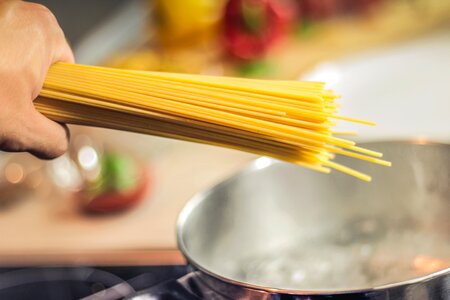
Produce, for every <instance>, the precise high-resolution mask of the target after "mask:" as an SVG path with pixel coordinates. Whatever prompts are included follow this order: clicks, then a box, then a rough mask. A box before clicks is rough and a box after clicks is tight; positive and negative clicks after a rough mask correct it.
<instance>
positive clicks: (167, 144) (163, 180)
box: [0, 130, 255, 264]
mask: <svg viewBox="0 0 450 300" xmlns="http://www.w3.org/2000/svg"><path fill="white" fill-rule="evenodd" d="M96 136H97V137H98V138H99V139H103V140H104V141H105V142H106V143H113V144H114V143H115V144H117V143H118V142H119V143H118V144H122V145H123V148H126V147H130V148H133V149H134V152H135V153H136V155H138V156H142V157H147V158H148V159H147V164H148V167H149V169H150V170H151V172H152V174H153V176H154V188H153V191H152V192H151V193H150V194H149V195H148V196H147V197H146V199H145V201H144V202H143V203H141V204H140V205H139V206H137V207H135V208H134V209H132V210H131V211H128V212H126V213H123V214H119V215H112V216H87V215H84V214H82V213H80V212H79V211H78V209H77V207H76V205H75V202H74V201H73V200H72V199H70V197H69V195H67V194H60V193H55V192H51V193H42V192H39V191H35V192H34V193H31V194H30V196H29V199H21V201H19V203H17V204H15V205H14V206H13V207H10V208H9V209H6V210H3V211H0V237H1V240H2V243H0V264H1V263H3V264H14V263H15V262H17V261H20V260H21V259H22V258H24V259H26V260H27V261H36V262H39V261H43V262H50V261H52V259H53V261H55V262H64V261H67V262H69V263H70V262H71V261H73V259H74V258H77V257H78V258H79V259H81V260H83V259H84V260H86V261H92V260H96V259H98V260H100V261H101V262H102V263H103V264H107V262H108V261H110V262H111V263H112V264H118V263H120V262H121V261H122V262H123V263H126V262H127V261H128V260H131V261H136V260H139V257H140V258H141V259H142V260H143V261H147V262H148V263H152V264H154V263H155V262H157V260H158V256H160V260H161V262H162V263H167V262H168V261H171V260H173V261H174V262H180V256H179V255H178V257H177V256H176V255H175V258H174V257H172V256H171V253H172V254H173V250H175V249H176V235H175V224H176V218H177V215H178V213H179V212H180V210H181V209H182V207H183V206H184V204H185V203H186V202H187V201H188V200H189V199H190V198H191V197H192V196H193V195H194V194H195V193H196V192H198V191H201V190H204V189H206V188H208V187H210V186H211V185H213V184H215V183H217V182H219V181H221V180H223V179H224V178H226V177H228V176H230V175H231V174H233V173H235V172H237V171H238V170H239V169H241V168H242V167H244V166H245V165H246V164H247V163H249V161H250V160H252V159H253V158H255V156H253V155H250V154H246V153H242V152H238V151H233V150H227V149H222V148H217V147H211V146H205V145H200V144H193V143H185V142H176V141H169V140H165V139H159V138H153V137H147V136H142V135H136V134H130V133H123V132H113V131H109V130H96ZM130 251H131V252H130ZM133 251H135V252H133ZM167 251H169V252H167ZM121 253H124V255H122V254H121ZM126 253H134V254H133V255H135V256H133V255H131V254H130V255H131V256H127V254H126ZM102 254H104V255H102Z"/></svg>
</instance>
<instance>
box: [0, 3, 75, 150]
mask: <svg viewBox="0 0 450 300" xmlns="http://www.w3.org/2000/svg"><path fill="white" fill-rule="evenodd" d="M57 61H65V62H73V61H74V59H73V54H72V51H71V49H70V47H69V45H68V44H67V42H66V39H65V37H64V33H63V32H62V30H61V28H60V27H59V25H58V22H57V20H56V18H55V16H54V15H53V14H52V13H51V12H50V11H49V10H48V9H47V8H46V7H44V6H42V5H40V4H35V3H29V2H22V1H17V0H0V150H3V151H11V152H21V151H28V152H30V153H32V154H34V155H35V156H37V157H40V158H54V157H57V156H60V155H62V154H63V153H64V152H65V151H66V150H67V147H68V137H69V131H68V129H67V127H66V126H65V125H62V124H58V123H56V122H54V121H51V120H49V119H47V118H46V117H44V116H43V115H42V114H40V113H39V112H37V111H36V110H35V108H34V106H33V100H34V99H35V98H36V97H37V96H38V95H39V92H40V90H41V88H42V85H43V83H44V79H45V76H46V74H47V71H48V69H49V67H50V65H52V64H53V63H55V62H57Z"/></svg>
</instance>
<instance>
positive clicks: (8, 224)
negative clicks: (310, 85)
mask: <svg viewBox="0 0 450 300" xmlns="http://www.w3.org/2000/svg"><path fill="white" fill-rule="evenodd" d="M36 2H40V3H42V4H44V5H46V6H48V7H49V8H50V9H51V10H52V11H53V12H54V14H55V15H56V17H57V18H58V20H59V22H60V25H61V27H62V28H63V30H64V31H65V33H66V36H67V39H68V40H69V42H70V43H71V45H72V47H73V50H74V53H75V57H76V60H77V62H78V63H82V64H94V65H103V66H109V67H115V68H128V69H138V70H156V71H170V72H187V73H201V74H210V75H225V76H242V77H258V78H276V79H289V80H296V79H311V80H324V81H326V82H327V83H328V84H329V86H330V87H332V88H334V89H336V90H337V91H338V93H340V94H342V95H343V99H342V103H343V104H344V105H343V107H344V108H343V110H342V113H343V114H345V115H350V116H352V115H353V116H356V117H359V118H362V119H370V120H374V121H377V122H378V123H379V126H377V127H376V128H361V130H360V140H373V139H393V138H400V139H411V138H414V139H432V140H437V141H444V142H448V141H449V139H450V124H449V122H448V113H449V112H450V92H449V90H448V88H447V87H448V83H449V82H448V80H449V78H450V68H449V67H450V2H449V1H446V0H154V1H150V0H148V1H145V0H95V1H75V0H65V1H58V0H46V1H36ZM71 131H72V140H71V148H70V151H69V153H68V154H67V155H65V156H63V157H61V158H58V159H56V160H53V161H45V162H44V161H40V160H38V159H36V158H34V157H32V156H30V155H28V154H7V153H0V236H1V238H2V243H1V244H0V263H1V264H2V265H8V264H10V265H17V264H42V263H56V264H57V263H76V264H78V263H80V264H81V263H84V264H92V263H94V264H97V265H98V264H106V265H115V264H118V265H121V264H124V265H125V264H172V263H173V264H176V263H180V262H182V258H181V255H180V254H179V253H178V251H177V250H176V241H175V222H176V217H177V214H178V213H179V211H180V210H181V208H182V207H183V205H184V204H185V203H186V202H187V201H188V200H189V198H190V197H192V195H194V194H195V193H196V192H198V191H201V190H204V189H206V188H207V187H209V186H211V185H213V184H214V183H217V182H219V181H221V180H223V179H224V178H226V177H228V176H230V175H231V174H233V173H235V172H237V171H238V170H239V169H241V168H242V167H243V166H245V165H246V164H247V163H248V162H249V161H251V160H252V159H254V158H255V156H254V155H250V154H247V153H242V152H238V151H233V150H228V149H221V148H217V147H212V146H205V145H199V144H193V143H187V142H179V141H173V140H168V139H162V138H156V137H150V136H143V135H138V134H131V133H125V132H118V131H113V130H105V129H95V128H86V127H78V126H72V127H71Z"/></svg>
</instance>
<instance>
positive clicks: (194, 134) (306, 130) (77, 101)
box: [35, 63, 390, 181]
mask: <svg viewBox="0 0 450 300" xmlns="http://www.w3.org/2000/svg"><path fill="white" fill-rule="evenodd" d="M337 98H338V96H337V95H335V94H334V93H333V92H332V91H330V90H327V89H325V87H324V83H321V82H303V81H274V80H259V79H243V78H233V77H217V76H206V75H190V74H176V73H162V72H144V71H131V70H122V69H111V68H104V67H95V66H85V65H77V64H67V63H57V64H55V65H53V66H52V67H51V68H50V70H49V72H48V75H47V77H46V80H45V82H44V87H43V89H42V91H41V93H40V96H39V97H38V99H36V101H35V107H36V109H37V110H38V111H40V112H41V113H42V114H44V115H46V116H47V117H49V118H51V119H53V120H56V121H59V122H65V123H71V124H79V125H88V126H98V127H104V128H111V129H118V130H126V131H132V132H138V133H144V134H151V135H156V136H161V137H166V138H174V139H180V140H186V141H192V142H199V143H205V144H211V145H216V146H221V147H228V148H232V149H237V150H241V151H247V152H251V153H256V154H260V155H267V156H271V157H274V158H276V159H281V160H285V161H288V162H291V163H295V164H298V165H300V166H303V167H307V168H310V169H313V170H316V171H320V172H324V173H329V172H330V168H331V169H336V170H338V171H341V172H344V173H347V174H350V175H353V176H356V177H358V178H360V179H363V180H367V181H370V176H368V175H366V174H362V173H360V172H358V171H356V170H353V169H350V168H348V167H345V166H342V165H340V164H337V163H335V162H333V161H332V160H333V158H334V156H335V154H339V155H346V156H350V157H354V158H357V159H363V160H366V161H369V162H372V163H377V164H380V165H384V166H389V165H390V163H389V162H387V161H385V160H382V159H380V158H379V157H381V153H378V152H375V151H372V150H368V149H364V148H360V147H358V146H356V145H355V143H354V142H352V141H350V140H346V139H342V138H338V137H336V136H334V134H336V133H337V132H334V131H333V130H332V127H333V126H334V125H335V122H334V121H333V119H340V120H345V121H350V122H358V123H362V124H367V125H373V123H372V122H368V121H364V120H358V119H354V118H349V117H344V116H339V115H338V114H337V109H338V107H339V105H338V104H337V103H336V102H335V100H336V99H337ZM343 133H346V132H343ZM347 134H348V132H347Z"/></svg>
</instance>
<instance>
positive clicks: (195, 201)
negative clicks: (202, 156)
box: [176, 139, 450, 295]
mask: <svg viewBox="0 0 450 300" xmlns="http://www.w3.org/2000/svg"><path fill="white" fill-rule="evenodd" d="M381 144H412V145H432V146H444V147H448V148H450V143H442V142H434V141H428V140H426V141H424V140H422V139H418V140H413V139H409V140H379V141H371V142H365V143H360V145H361V146H369V147H370V146H371V145H381ZM260 158H261V157H259V158H257V159H255V160H253V161H251V162H250V163H249V164H248V165H247V166H246V167H244V168H243V169H242V170H241V171H238V172H237V173H236V174H233V175H231V176H229V177H228V178H226V179H225V180H223V181H221V182H219V183H218V184H215V185H213V186H212V187H210V188H208V189H206V190H204V191H201V192H198V193H196V194H195V195H194V196H193V197H192V198H191V199H190V200H189V201H188V202H187V204H186V205H185V206H184V208H183V209H182V210H181V212H180V214H179V215H178V219H177V224H176V236H177V244H178V248H179V249H180V251H181V252H182V253H183V255H184V257H185V258H186V260H187V262H188V263H189V264H191V265H192V266H193V267H194V268H196V269H198V270H199V271H201V272H203V273H205V274H207V275H209V276H211V277H213V278H216V279H218V280H220V281H222V282H225V283H228V284H232V285H237V286H241V287H244V288H248V289H253V290H261V291H265V292H269V293H278V294H291V295H294V294H296V295H336V294H347V293H366V292H375V291H380V290H386V289H390V288H396V287H402V286H407V285H412V284H418V283H422V282H425V281H428V280H432V279H434V278H437V277H441V276H442V277H444V276H450V267H447V268H445V269H442V270H439V271H437V272H433V273H430V274H427V275H423V276H419V277H415V278H412V279H408V280H403V281H399V282H395V283H389V284H384V285H379V286H374V287H368V288H352V289H318V290H298V289H283V288H275V287H268V286H262V285H257V284H252V283H248V282H244V281H239V280H235V279H232V278H229V277H225V276H223V275H220V274H217V273H215V272H213V271H211V270H208V269H207V268H205V267H203V266H202V265H201V264H200V263H198V262H197V261H196V260H195V259H194V258H193V257H192V256H191V255H190V254H189V251H188V248H187V246H186V244H185V242H184V240H183V228H184V224H185V223H186V221H187V219H188V218H189V216H190V214H191V212H192V211H193V210H194V209H195V208H196V207H197V206H198V205H200V204H201V203H202V202H203V201H204V200H205V199H206V198H207V197H208V196H209V195H210V194H212V193H213V192H214V190H216V189H217V188H219V187H221V186H223V185H227V184H228V183H229V182H231V181H233V180H236V179H237V178H239V177H242V176H245V175H246V174H249V173H253V172H255V171H257V170H260V169H262V168H266V167H270V166H274V165H278V164H283V163H284V162H282V161H279V160H276V159H273V158H268V162H269V163H268V164H266V165H265V166H264V167H261V166H260V165H259V163H257V161H258V159H260Z"/></svg>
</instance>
